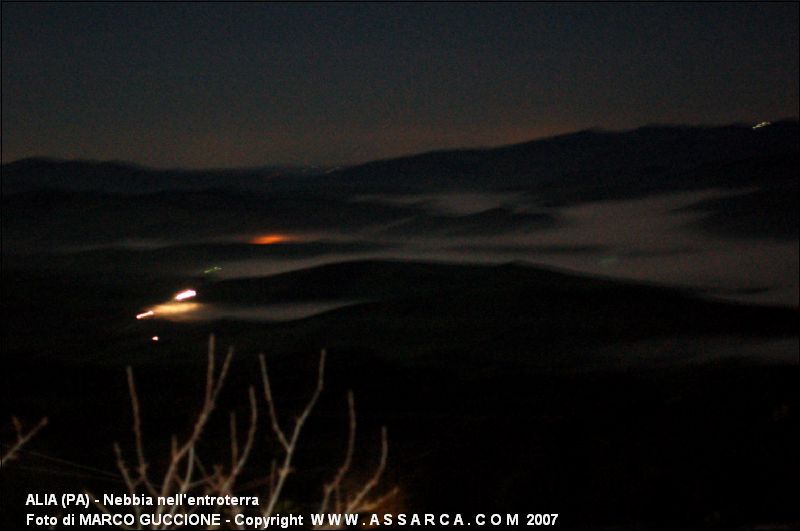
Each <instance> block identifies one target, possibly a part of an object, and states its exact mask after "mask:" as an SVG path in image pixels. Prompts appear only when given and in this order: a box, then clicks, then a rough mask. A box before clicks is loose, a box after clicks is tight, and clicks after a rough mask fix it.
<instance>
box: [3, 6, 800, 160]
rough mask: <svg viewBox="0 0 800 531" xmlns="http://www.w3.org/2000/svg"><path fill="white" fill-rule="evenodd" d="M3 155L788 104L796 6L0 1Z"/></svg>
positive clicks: (385, 148)
mask: <svg viewBox="0 0 800 531" xmlns="http://www.w3.org/2000/svg"><path fill="white" fill-rule="evenodd" d="M2 30H3V33H2V67H3V81H2V113H3V114H2V118H3V124H2V125H3V126H2V147H3V161H4V162H9V161H12V160H16V159H19V158H23V157H28V156H52V157H66V158H91V159H117V160H126V161H133V162H137V163H141V164H146V165H152V166H159V167H178V166H180V167H223V166H224V167H231V166H235V167H242V166H260V165H273V164H285V163H291V164H321V165H333V164H342V163H353V162H360V161H365V160H369V159H375V158H382V157H389V156H395V155H401V154H408V153H413V152H419V151H426V150H432V149H440V148H451V147H465V146H489V145H499V144H505V143H512V142H519V141H525V140H530V139H533V138H537V137H542V136H547V135H552V134H558V133H566V132H571V131H575V130H579V129H584V128H588V127H602V128H610V129H619V128H631V127H636V126H640V125H645V124H651V123H686V124H719V123H729V122H756V121H760V120H774V119H779V118H785V117H791V118H794V117H797V115H798V4H797V3H784V4H766V3H748V4H722V5H720V4H668V5H656V4H647V5H632V4H612V5H608V4H605V5H600V4H569V5H555V4H528V5H523V4H506V5H489V4H469V5H465V4H437V5H422V4H393V5H388V4H380V5H379V4H370V5H355V4H346V5H330V4H328V5H320V4H302V5H288V4H248V3H236V4H111V3H105V4H91V3H81V4H62V3H46V4H28V3H26V4H22V3H20V4H16V3H3V6H2Z"/></svg>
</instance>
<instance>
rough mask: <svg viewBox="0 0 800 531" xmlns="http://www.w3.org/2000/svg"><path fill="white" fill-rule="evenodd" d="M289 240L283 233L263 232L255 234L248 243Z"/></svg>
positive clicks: (266, 243) (260, 243) (271, 242)
mask: <svg viewBox="0 0 800 531" xmlns="http://www.w3.org/2000/svg"><path fill="white" fill-rule="evenodd" d="M287 241H289V237H288V236H284V235H283V234H263V235H261V236H256V237H254V238H252V239H251V240H250V243H252V244H255V245H274V244H276V243H283V242H287Z"/></svg>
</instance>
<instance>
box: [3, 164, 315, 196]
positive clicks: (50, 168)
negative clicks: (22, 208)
mask: <svg viewBox="0 0 800 531" xmlns="http://www.w3.org/2000/svg"><path fill="white" fill-rule="evenodd" d="M310 172H312V170H308V169H305V168H299V167H297V168H289V167H277V166H276V167H264V168H245V169H215V170H183V169H167V170H164V169H153V168H147V167H144V166H139V165H136V164H131V163H128V162H118V161H88V160H62V159H51V158H39V157H37V158H28V159H22V160H18V161H14V162H10V163H8V164H3V193H5V194H10V193H19V192H25V191H32V190H41V189H57V190H71V191H98V192H106V193H122V194H130V193H136V194H138V193H152V192H160V191H165V190H182V189H190V190H202V189H211V188H228V189H234V190H263V189H265V188H268V187H270V183H271V182H272V181H274V180H275V179H278V178H281V177H301V176H304V175H307V174H308V173H310Z"/></svg>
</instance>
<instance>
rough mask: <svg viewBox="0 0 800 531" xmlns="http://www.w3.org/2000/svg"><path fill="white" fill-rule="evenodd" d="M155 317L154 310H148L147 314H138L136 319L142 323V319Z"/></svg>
mask: <svg viewBox="0 0 800 531" xmlns="http://www.w3.org/2000/svg"><path fill="white" fill-rule="evenodd" d="M154 315H155V312H153V310H147V311H146V312H143V313H140V314H138V315H137V316H136V318H137V319H139V320H140V321H141V320H142V319H147V318H148V317H152V316H154Z"/></svg>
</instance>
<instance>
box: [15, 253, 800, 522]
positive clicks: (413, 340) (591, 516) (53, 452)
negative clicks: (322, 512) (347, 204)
mask: <svg viewBox="0 0 800 531" xmlns="http://www.w3.org/2000/svg"><path fill="white" fill-rule="evenodd" d="M6 273H7V272H4V275H5V274H6ZM15 278H17V280H18V282H15V283H14V284H13V285H11V284H9V288H10V289H4V299H3V307H4V310H7V311H8V312H7V315H10V316H11V318H10V319H9V320H6V321H5V322H4V327H5V328H4V331H3V334H4V368H5V369H6V370H4V372H3V377H2V379H3V381H2V384H3V385H2V393H3V400H2V404H3V411H2V413H3V416H4V417H8V416H9V415H10V414H17V415H20V416H21V417H23V418H25V419H35V418H37V417H38V416H39V415H44V414H46V415H49V417H50V419H51V424H50V426H48V428H47V429H46V431H45V432H43V433H42V434H41V435H40V436H39V437H38V438H37V440H36V441H35V442H34V444H33V445H32V446H31V447H30V449H31V450H32V451H34V452H36V453H28V454H25V455H24V457H25V459H26V461H25V462H24V464H23V462H20V464H19V466H18V467H16V468H12V469H9V471H8V472H6V471H4V472H3V473H4V475H5V474H9V475H7V476H5V477H6V478H9V479H8V481H10V482H13V484H14V485H17V486H18V490H17V491H15V492H17V493H24V492H27V491H28V490H41V489H42V488H43V485H46V486H47V488H49V489H52V490H56V491H58V490H64V491H75V490H76V489H80V488H83V487H86V486H89V487H92V488H93V489H95V490H98V491H113V490H114V489H118V488H119V483H118V481H117V480H115V479H113V478H110V477H101V476H98V474H97V473H96V472H95V473H90V472H88V471H87V470H79V469H75V468H74V467H73V466H68V465H66V464H63V463H56V462H54V461H51V460H48V458H49V457H57V458H59V459H67V460H68V461H71V462H77V463H82V464H84V465H90V466H92V467H95V468H100V469H104V470H111V471H112V473H113V469H114V464H113V463H114V457H113V452H112V450H111V444H112V442H113V441H115V440H117V441H121V442H122V443H123V446H124V447H125V448H126V449H130V448H131V444H130V442H131V440H132V439H131V435H130V432H129V430H130V416H129V413H128V411H129V409H128V408H129V400H128V397H127V390H126V383H125V373H124V366H125V365H131V366H133V368H134V370H135V373H136V375H137V381H138V382H139V383H138V387H139V394H140V396H141V397H142V401H143V405H142V407H143V416H144V419H145V424H144V429H145V431H146V440H147V443H146V444H147V445H148V448H149V450H150V451H151V452H153V455H164V452H165V451H166V449H167V448H168V439H169V436H170V435H171V434H172V433H175V432H178V433H181V432H183V431H184V430H186V429H188V427H189V426H190V425H191V422H192V412H193V411H194V410H195V408H196V407H197V405H198V401H199V399H200V396H201V395H202V378H203V375H204V360H205V356H204V348H205V339H206V335H207V334H208V332H210V331H215V332H216V333H217V337H218V342H219V344H220V345H222V346H223V347H224V346H227V345H229V344H235V345H236V346H237V355H236V361H235V363H234V368H233V371H232V373H231V376H230V379H229V381H228V385H227V387H226V389H225V393H224V396H223V398H222V400H223V403H222V405H221V408H220V415H219V417H218V419H217V423H215V424H212V426H211V428H210V432H209V435H208V437H207V438H206V439H204V441H205V442H204V451H206V452H209V454H210V455H221V454H224V451H225V449H226V445H227V442H226V433H227V432H226V430H227V416H226V414H225V413H226V412H227V411H228V410H230V409H238V410H239V411H241V412H242V415H243V414H244V413H243V408H244V407H245V401H246V392H247V391H246V389H247V386H249V385H252V384H255V385H257V384H258V382H257V377H256V374H257V366H258V365H257V361H256V354H257V353H258V352H261V351H263V352H266V353H267V357H268V360H269V362H270V365H271V369H272V374H273V375H274V378H275V393H276V396H278V397H280V398H279V404H280V408H281V409H280V411H281V412H282V413H281V414H282V415H286V417H287V418H289V417H291V416H292V415H293V414H294V413H295V412H296V411H297V408H298V407H299V406H300V404H302V402H303V400H304V398H305V397H306V396H307V393H308V392H309V390H310V386H311V382H312V381H313V378H314V370H315V362H316V359H317V356H318V349H319V348H320V347H322V346H327V347H328V350H329V363H328V373H327V376H328V378H327V385H326V389H325V392H324V393H323V397H322V401H321V402H320V404H319V409H318V410H317V412H316V413H315V415H314V416H313V417H312V421H311V422H310V424H309V426H308V432H307V434H306V437H305V438H304V439H303V444H302V445H301V448H300V450H299V453H298V461H297V466H296V469H297V471H296V473H295V474H293V476H292V478H291V481H290V485H289V487H288V491H287V496H288V497H289V499H291V500H293V502H294V503H295V504H296V506H297V507H301V508H304V507H307V506H309V505H312V506H313V502H314V501H315V500H318V498H319V495H320V484H321V482H322V481H324V480H325V479H327V478H328V477H329V476H330V474H332V473H333V471H334V470H335V467H336V466H337V465H338V463H339V460H340V459H341V456H342V452H343V451H344V447H343V441H344V437H345V432H346V430H345V423H346V419H345V415H344V404H345V402H344V397H345V392H346V390H347V389H354V390H355V392H356V400H357V407H358V411H359V430H360V431H359V432H360V433H361V437H360V438H359V442H358V452H359V454H358V456H359V457H358V463H357V467H358V468H359V470H361V471H362V473H366V470H368V469H369V467H370V465H371V464H372V463H374V459H375V454H374V449H375V448H376V445H377V433H378V429H379V426H380V425H384V424H385V425H387V426H388V428H389V434H390V441H391V450H390V451H391V454H390V463H391V464H390V467H389V469H388V471H387V475H386V482H387V484H390V485H398V486H399V487H400V489H401V496H400V498H399V499H398V500H397V502H395V503H396V505H394V506H393V507H394V508H395V509H396V510H400V509H404V510H408V511H432V512H437V513H439V512H443V511H451V512H455V511H460V512H463V513H470V512H493V511H501V512H519V513H523V514H524V513H528V512H553V513H555V512H557V513H560V514H561V516H560V518H561V525H562V526H563V527H564V528H583V529H585V528H589V527H591V528H595V527H602V526H608V527H619V526H621V527H626V528H627V527H638V528H641V527H647V528H663V529H673V528H675V527H676V526H677V527H682V528H687V527H694V528H696V527H706V528H731V527H733V528H742V527H744V528H747V527H749V526H759V525H774V524H780V525H787V524H788V525H791V523H792V522H796V520H797V517H798V514H797V509H796V504H795V503H794V499H795V496H794V494H795V492H796V486H795V478H796V475H797V472H798V460H797V454H796V451H795V443H796V441H797V435H798V433H797V427H798V424H797V408H798V402H797V391H796V385H795V384H796V380H797V371H798V367H797V363H796V361H791V360H789V361H786V360H785V359H784V360H783V361H782V362H779V363H777V362H776V361H775V358H773V357H770V356H771V354H772V353H774V351H775V349H776V348H778V347H780V348H784V347H785V346H786V344H787V343H788V348H790V349H791V348H795V352H796V341H797V332H796V319H797V310H796V309H787V308H758V307H748V306H740V305H733V304H727V303H717V302H711V301H706V300H703V299H702V298H698V297H696V296H694V295H692V294H690V293H686V292H680V291H675V290H670V289H665V288H657V287H652V286H641V285H634V284H628V283H619V282H612V281H608V280H602V279H593V278H584V277H575V276H571V275H566V274H562V273H559V272H553V271H546V270H540V269H537V268H533V267H528V266H523V265H505V266H491V267H490V266H460V265H452V264H425V263H410V262H379V261H366V262H354V263H344V264H334V265H330V266H324V267H319V268H313V269H310V270H305V271H298V272H295V273H289V274H284V275H278V276H273V277H267V278H260V279H246V280H235V281H225V282H218V283H208V284H205V285H202V286H201V287H200V288H198V289H199V291H200V299H201V300H202V301H203V302H204V303H208V304H214V303H223V302H226V301H237V302H248V303H250V304H263V303H266V302H276V301H285V302H296V301H301V300H320V299H337V298H349V299H360V298H369V299H370V300H371V302H367V303H362V304H357V305H355V306H351V307H348V308H343V309H339V310H334V311H331V312H328V313H325V314H321V315H318V316H315V317H310V318H307V319H303V320H299V321H294V322H289V323H253V322H237V321H218V322H214V323H194V324H193V323H168V322H158V321H152V322H148V323H144V322H142V323H139V322H136V321H134V320H132V318H131V309H132V308H135V304H142V303H143V302H144V301H145V300H146V299H147V298H148V296H149V297H156V295H157V294H158V293H160V291H161V290H164V289H165V286H164V285H158V284H156V283H151V282H140V283H137V281H136V280H135V279H131V278H115V279H108V278H106V279H103V278H101V277H98V276H97V275H89V274H87V275H85V276H83V277H81V278H80V282H81V283H80V284H79V283H78V281H77V279H76V278H74V277H73V278H70V281H69V282H60V283H59V282H58V279H53V281H52V282H51V284H50V288H51V289H38V288H41V287H42V286H43V285H42V284H41V282H42V279H41V277H36V276H35V275H33V276H30V277H27V278H26V277H23V276H21V275H19V276H17V277H15ZM25 282H28V286H27V288H26V287H24V285H25ZM115 286H116V287H115ZM4 288H6V286H5V285H4ZM148 289H150V290H152V291H151V292H150V293H149V294H148ZM115 290H116V291H115ZM126 290H128V291H131V290H132V292H126ZM8 291H10V293H6V292H8ZM7 295H10V296H7ZM78 300H80V301H81V311H80V312H79V313H72V314H70V313H69V306H70V305H72V304H74V303H75V301H78ZM137 301H138V302H137ZM89 319H94V320H93V321H90V322H87V320H89ZM70 323H72V327H71V326H70ZM91 324H94V325H95V326H94V328H93V327H92V326H90V325H91ZM78 325H79V328H75V327H76V326H78ZM153 334H158V335H159V336H160V337H161V338H162V340H161V341H160V342H159V343H153V342H151V341H150V339H149V338H150V336H151V335H153ZM35 337H39V339H38V343H35V344H37V345H38V347H37V349H36V350H31V347H30V345H31V344H32V343H31V341H30V340H31V338H35ZM589 369H591V370H589ZM263 420H264V419H262V421H263ZM261 425H262V426H264V425H265V424H264V423H263V422H262V424H261ZM258 441H259V449H260V451H261V452H262V454H261V457H258V458H255V459H254V461H253V463H252V466H251V467H250V468H249V469H248V471H247V474H246V475H247V476H248V478H249V479H257V478H258V477H260V476H261V475H263V471H264V470H266V469H268V466H269V465H268V462H266V461H265V458H264V452H267V451H268V450H269V448H271V446H270V445H271V444H272V443H271V442H269V437H268V434H267V431H266V429H262V430H261V431H260V432H259V435H258ZM43 456H44V457H43ZM157 465H158V459H157V458H154V466H157ZM4 480H5V479H4ZM247 483H248V481H247V479H246V480H245V481H243V484H247ZM8 506H9V507H15V506H16V507H22V505H21V504H17V503H16V501H15V500H12V499H9V502H8ZM18 516H19V515H18V514H15V513H13V512H6V511H5V510H4V515H3V518H4V519H5V518H8V519H9V521H17V520H16V518H17V517H18Z"/></svg>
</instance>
